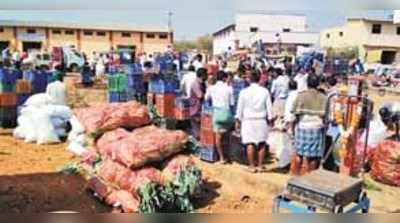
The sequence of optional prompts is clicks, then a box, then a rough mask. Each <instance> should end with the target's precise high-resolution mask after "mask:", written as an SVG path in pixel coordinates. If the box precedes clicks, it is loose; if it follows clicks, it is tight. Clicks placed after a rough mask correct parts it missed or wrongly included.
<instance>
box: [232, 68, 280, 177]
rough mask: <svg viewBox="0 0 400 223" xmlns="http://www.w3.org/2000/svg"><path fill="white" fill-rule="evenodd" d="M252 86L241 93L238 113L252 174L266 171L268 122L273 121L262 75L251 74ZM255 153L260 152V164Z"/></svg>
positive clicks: (237, 118)
mask: <svg viewBox="0 0 400 223" xmlns="http://www.w3.org/2000/svg"><path fill="white" fill-rule="evenodd" d="M250 80H251V85H250V87H248V88H246V89H244V90H243V91H241V92H240V95H239V101H238V108H237V113H236V120H237V121H236V128H237V129H240V130H241V131H240V132H241V137H242V143H243V144H244V145H245V146H246V149H247V158H248V161H249V164H250V167H249V170H250V171H251V172H252V173H256V172H257V171H262V170H263V169H264V166H263V161H264V158H265V155H266V151H267V143H266V141H267V138H268V132H269V128H268V122H270V121H271V119H272V103H271V95H270V93H269V91H268V90H267V89H266V88H263V87H261V86H260V85H259V84H258V83H259V81H260V74H259V72H257V71H255V70H254V71H252V73H251V77H250ZM255 151H258V163H257V164H256V163H255V154H254V153H255Z"/></svg>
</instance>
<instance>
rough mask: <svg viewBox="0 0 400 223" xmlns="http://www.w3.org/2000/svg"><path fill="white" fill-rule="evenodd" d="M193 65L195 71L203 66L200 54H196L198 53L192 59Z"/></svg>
mask: <svg viewBox="0 0 400 223" xmlns="http://www.w3.org/2000/svg"><path fill="white" fill-rule="evenodd" d="M193 66H194V68H195V71H197V70H198V69H200V68H204V65H203V56H202V55H201V54H198V55H197V56H196V57H195V59H194V61H193Z"/></svg>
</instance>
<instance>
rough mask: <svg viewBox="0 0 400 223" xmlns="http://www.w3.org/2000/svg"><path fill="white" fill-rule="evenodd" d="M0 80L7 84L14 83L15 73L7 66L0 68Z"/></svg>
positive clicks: (15, 79)
mask: <svg viewBox="0 0 400 223" xmlns="http://www.w3.org/2000/svg"><path fill="white" fill-rule="evenodd" d="M0 82H2V83H7V84H15V83H16V82H17V74H16V73H14V72H13V70H11V69H8V68H1V69H0Z"/></svg>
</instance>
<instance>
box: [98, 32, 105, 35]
mask: <svg viewBox="0 0 400 223" xmlns="http://www.w3.org/2000/svg"><path fill="white" fill-rule="evenodd" d="M97 36H106V32H97Z"/></svg>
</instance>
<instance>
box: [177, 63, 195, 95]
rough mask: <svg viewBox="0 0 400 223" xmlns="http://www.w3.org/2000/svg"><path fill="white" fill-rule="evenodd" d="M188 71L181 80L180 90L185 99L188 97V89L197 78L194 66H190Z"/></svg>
mask: <svg viewBox="0 0 400 223" xmlns="http://www.w3.org/2000/svg"><path fill="white" fill-rule="evenodd" d="M188 71H189V72H188V73H186V74H184V75H183V77H182V80H181V90H182V92H183V94H184V95H185V96H186V97H187V98H189V97H190V92H191V91H190V89H191V87H192V84H193V83H194V82H195V80H196V78H197V75H196V71H195V68H194V66H192V65H190V66H189V69H188Z"/></svg>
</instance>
